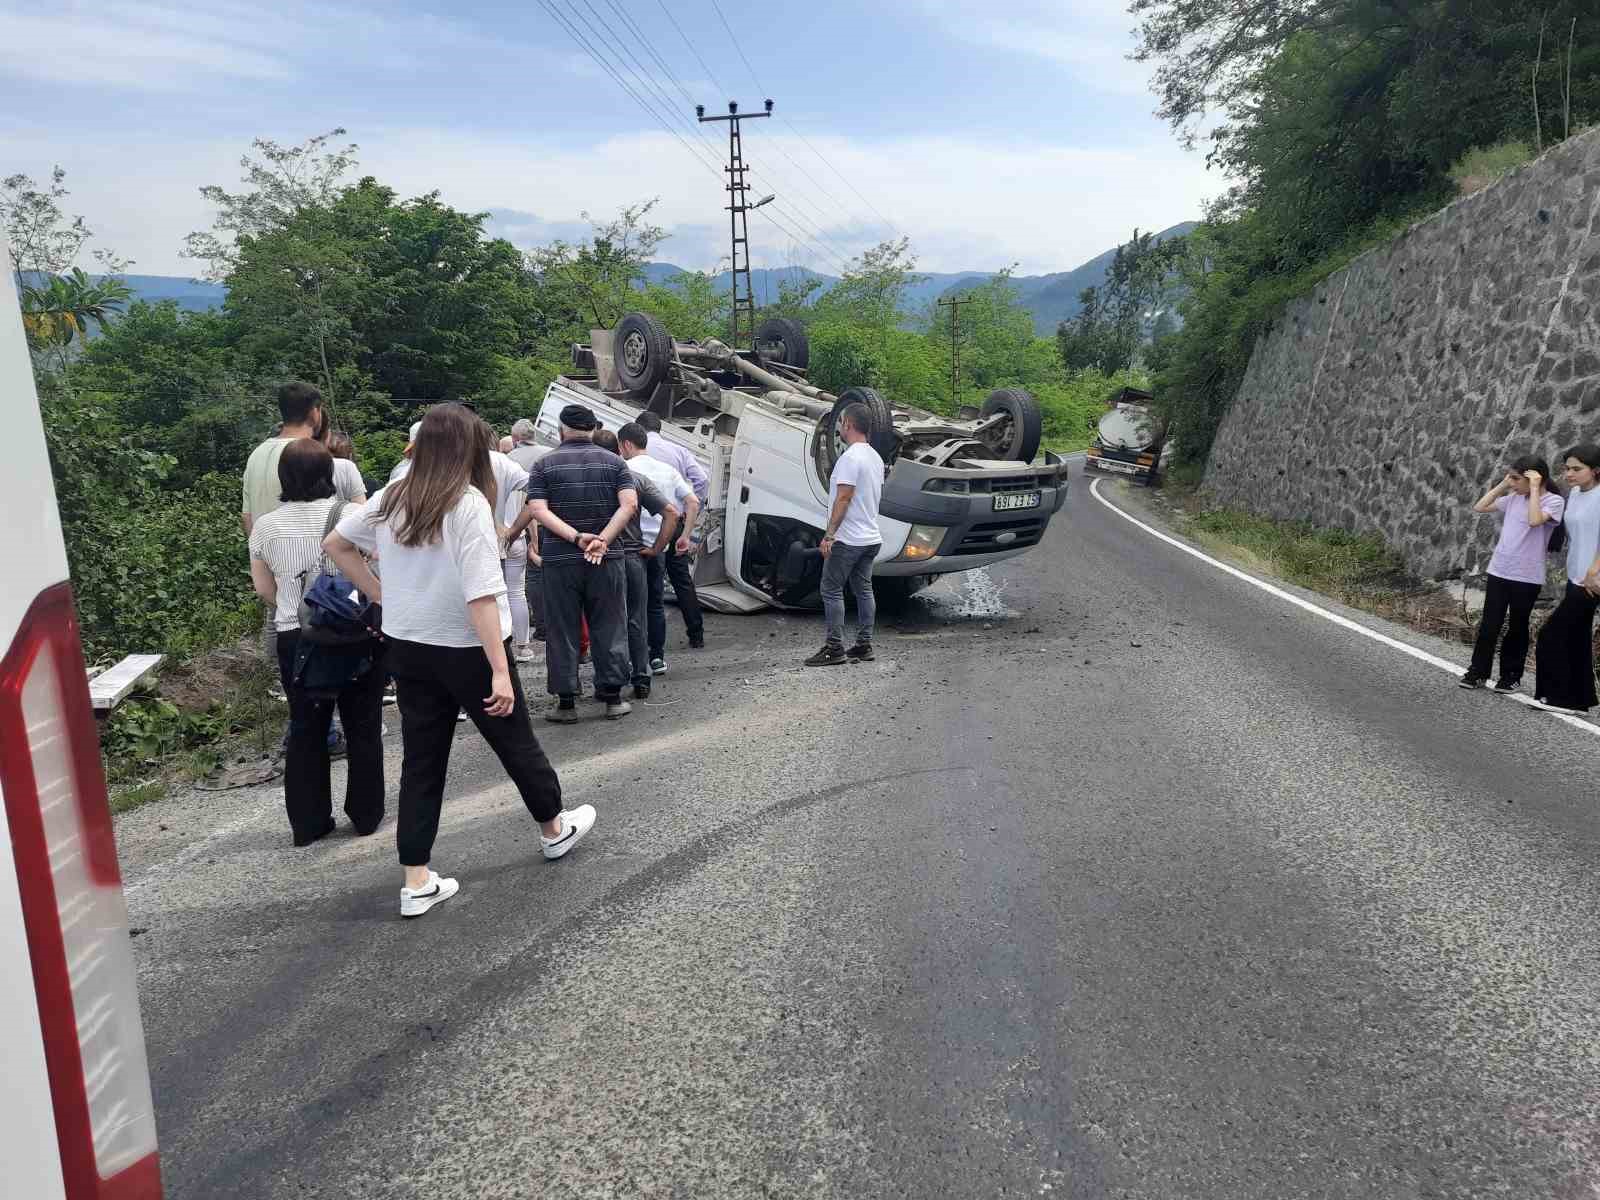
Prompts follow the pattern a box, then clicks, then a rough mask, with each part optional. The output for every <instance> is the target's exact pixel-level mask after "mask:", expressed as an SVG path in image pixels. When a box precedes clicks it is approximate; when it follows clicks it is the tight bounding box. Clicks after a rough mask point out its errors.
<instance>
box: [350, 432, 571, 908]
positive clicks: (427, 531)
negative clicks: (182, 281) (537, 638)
mask: <svg viewBox="0 0 1600 1200" xmlns="http://www.w3.org/2000/svg"><path fill="white" fill-rule="evenodd" d="M492 439H493V432H492V431H491V430H490V429H489V427H488V426H487V425H485V424H484V423H483V422H482V421H480V420H479V419H478V417H477V414H475V413H473V412H472V411H471V410H470V409H468V408H466V407H464V406H463V405H460V404H436V405H434V407H432V408H430V409H429V410H428V413H427V415H426V416H424V417H423V418H422V425H421V428H420V429H419V430H418V433H417V436H416V439H415V444H414V445H413V446H412V450H411V469H410V470H409V471H407V472H406V473H405V475H404V476H402V477H401V478H400V479H399V480H397V481H395V482H394V483H391V484H390V485H389V486H388V487H386V488H384V489H383V491H381V492H379V493H378V494H377V495H376V496H374V497H373V498H372V499H371V500H369V501H368V502H367V505H366V507H365V508H364V509H362V510H361V511H359V512H351V513H348V514H346V515H345V516H344V518H343V519H341V520H340V521H339V524H338V527H337V528H336V529H335V530H334V531H333V532H332V533H330V534H329V535H328V537H327V540H326V542H325V543H324V545H325V546H326V547H327V550H328V554H329V555H330V556H331V557H332V558H333V560H334V561H335V562H336V563H338V564H339V566H340V567H341V568H342V569H343V570H344V572H345V573H346V575H348V576H349V578H350V580H351V581H352V582H353V583H355V585H356V586H357V587H359V588H360V589H361V590H362V591H363V592H365V593H366V594H367V595H369V596H371V597H372V598H373V599H374V600H379V601H381V602H382V604H383V632H384V638H385V640H386V641H387V643H388V647H389V656H388V666H389V669H390V670H391V671H392V672H393V674H394V677H395V691H396V695H397V698H398V700H399V706H400V722H401V737H402V739H403V741H404V744H405V757H404V759H403V760H402V762H401V766H400V815H399V821H398V825H397V828H396V840H397V842H398V849H399V854H400V865H401V866H402V867H403V868H404V870H405V882H404V885H403V886H402V887H401V889H400V915H401V916H402V917H420V916H421V915H422V914H423V913H425V912H427V911H428V910H429V909H430V908H432V907H433V906H434V905H436V904H438V903H440V902H442V901H444V900H448V899H449V898H450V897H451V896H453V895H455V894H456V892H457V891H458V890H459V885H458V884H457V882H456V881H455V880H454V879H449V878H445V877H442V876H440V875H439V874H438V873H437V872H435V871H434V870H432V868H431V867H430V866H429V865H428V864H429V860H430V859H431V858H432V855H433V843H434V839H435V838H436V837H437V836H438V832H439V813H440V808H441V807H442V805H443V803H444V785H445V773H446V771H447V769H448V767H449V765H450V747H451V743H452V742H453V741H454V740H455V729H456V714H457V712H459V711H461V710H465V711H466V713H467V715H468V716H469V717H470V718H471V719H472V722H473V724H474V725H476V726H477V727H478V732H479V733H481V734H482V735H483V738H484V740H485V741H486V742H488V743H489V748H490V749H491V750H493V751H494V752H495V755H496V756H497V757H498V758H499V759H500V763H501V765H502V766H504V767H505V769H506V773H507V774H508V775H510V776H511V780H512V782H513V783H515V784H516V785H517V790H518V791H519V792H520V793H521V794H522V801H523V803H524V804H525V805H527V808H528V811H529V812H530V813H531V814H532V815H533V817H534V819H535V820H537V821H538V822H539V833H540V838H539V840H540V843H541V844H542V846H543V850H544V856H545V857H546V858H561V857H562V856H563V855H565V854H566V853H567V852H568V851H569V850H571V849H572V847H573V846H575V845H577V843H578V841H579V840H580V839H581V838H582V837H583V836H584V835H585V834H587V833H588V832H589V830H590V828H591V827H592V826H593V825H594V819H595V811H594V808H593V806H591V805H588V804H582V805H579V806H578V807H577V808H574V809H563V808H562V806H561V781H560V779H559V778H557V776H556V772H555V768H554V767H553V766H551V765H550V760H549V759H548V758H547V757H545V753H544V750H543V749H542V748H540V746H539V740H538V739H537V738H536V737H535V736H534V734H533V725H532V724H531V722H530V721H529V719H528V705H527V701H526V700H525V699H524V698H523V695H522V684H521V681H520V680H519V679H518V678H517V675H516V672H514V671H513V670H512V669H511V662H510V656H511V648H510V639H511V610H510V607H509V606H508V604H507V603H506V581H505V575H504V573H503V571H502V570H501V567H500V537H499V531H498V528H497V526H496V524H495V519H494V505H495V500H496V497H497V494H498V493H497V489H496V487H495V478H494V468H493V466H492V464H491V462H490V459H489V451H490V449H491V447H492V446H493V444H494V443H493V440H492ZM361 550H365V551H367V552H369V553H371V552H373V551H376V552H377V554H378V557H379V561H380V562H381V563H382V564H383V579H382V580H381V581H380V580H379V579H377V578H376V577H374V576H373V574H372V571H371V570H370V569H369V568H368V567H367V565H366V563H365V562H364V561H363V559H362V557H361V555H360V553H359V552H358V551H361Z"/></svg>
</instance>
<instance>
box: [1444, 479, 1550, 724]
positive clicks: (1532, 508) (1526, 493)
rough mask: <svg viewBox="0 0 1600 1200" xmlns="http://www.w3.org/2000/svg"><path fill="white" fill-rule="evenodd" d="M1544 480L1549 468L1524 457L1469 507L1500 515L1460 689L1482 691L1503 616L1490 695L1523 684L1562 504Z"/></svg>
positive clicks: (1514, 688) (1477, 511) (1478, 511)
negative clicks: (1497, 677) (1503, 633)
mask: <svg viewBox="0 0 1600 1200" xmlns="http://www.w3.org/2000/svg"><path fill="white" fill-rule="evenodd" d="M1549 479H1550V468H1549V466H1548V465H1546V463H1545V461H1544V459H1542V458H1536V457H1534V456H1533V455H1531V454H1530V455H1524V456H1523V457H1522V458H1519V459H1517V460H1516V462H1514V463H1512V464H1511V469H1510V470H1509V471H1507V472H1506V477H1505V478H1504V479H1502V480H1501V481H1500V482H1499V483H1497V484H1495V485H1494V486H1493V487H1491V488H1490V489H1489V490H1488V491H1487V492H1485V493H1484V494H1483V495H1482V496H1480V497H1479V498H1478V502H1477V503H1476V504H1474V505H1473V506H1472V511H1473V512H1476V513H1499V514H1500V540H1499V541H1498V542H1496V543H1495V547H1494V557H1492V558H1491V559H1490V560H1489V580H1488V586H1487V590H1486V593H1485V595H1484V601H1483V621H1482V623H1481V624H1480V625H1479V626H1478V641H1477V644H1476V645H1474V646H1473V648H1472V666H1470V667H1468V668H1467V673H1466V674H1465V675H1463V676H1462V677H1461V686H1462V687H1464V688H1478V687H1482V686H1483V683H1484V680H1486V679H1488V678H1489V671H1490V670H1491V669H1492V668H1493V666H1494V647H1495V643H1496V642H1498V641H1499V640H1500V626H1501V625H1502V624H1505V623H1506V617H1507V616H1508V615H1509V616H1510V618H1511V620H1510V624H1509V625H1508V627H1507V628H1506V638H1505V641H1504V643H1502V644H1501V646H1500V682H1499V683H1497V684H1495V686H1494V690H1495V691H1497V692H1514V691H1516V690H1517V688H1518V686H1519V685H1520V684H1521V682H1522V666H1523V664H1524V663H1525V662H1526V661H1527V659H1528V618H1529V617H1530V616H1532V614H1533V603H1534V601H1535V600H1537V599H1538V598H1539V589H1540V588H1542V587H1543V586H1544V577H1545V567H1544V560H1545V554H1546V552H1547V551H1548V550H1549V548H1550V538H1551V535H1552V534H1553V533H1554V532H1555V530H1556V527H1557V526H1559V525H1560V524H1561V514H1562V511H1563V509H1564V508H1565V504H1566V502H1565V501H1564V500H1563V499H1562V498H1561V494H1560V493H1559V492H1557V491H1555V490H1554V489H1553V488H1551V487H1550V484H1549Z"/></svg>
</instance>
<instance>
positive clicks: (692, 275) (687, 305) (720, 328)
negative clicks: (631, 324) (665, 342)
mask: <svg viewBox="0 0 1600 1200" xmlns="http://www.w3.org/2000/svg"><path fill="white" fill-rule="evenodd" d="M633 305H634V307H635V308H638V309H642V310H643V311H645V312H649V313H654V314H655V315H656V316H658V317H660V318H661V320H662V321H664V322H665V323H666V326H667V329H668V330H669V331H670V332H671V334H672V336H673V337H675V338H681V339H693V340H694V341H705V340H706V339H707V338H724V337H727V336H728V310H729V305H730V301H729V296H728V293H727V292H725V291H723V290H722V289H721V288H719V287H717V286H716V284H715V281H714V280H713V279H712V278H711V276H710V275H707V274H706V273H705V272H704V271H683V272H680V273H679V274H677V275H674V276H673V277H672V278H670V279H668V280H667V281H666V282H665V283H653V284H650V285H649V286H648V287H645V288H643V289H640V290H638V294H637V296H636V298H635V299H634V301H633Z"/></svg>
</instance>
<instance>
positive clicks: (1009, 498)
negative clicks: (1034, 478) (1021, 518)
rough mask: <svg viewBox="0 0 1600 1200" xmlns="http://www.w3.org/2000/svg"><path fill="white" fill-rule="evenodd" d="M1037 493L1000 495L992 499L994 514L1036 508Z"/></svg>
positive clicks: (1037, 501)
mask: <svg viewBox="0 0 1600 1200" xmlns="http://www.w3.org/2000/svg"><path fill="white" fill-rule="evenodd" d="M1038 507H1039V493H1038V492H1010V493H1002V494H1001V495H998V496H996V497H995V498H994V511H995V512H1010V511H1011V510H1012V509H1014V508H1038Z"/></svg>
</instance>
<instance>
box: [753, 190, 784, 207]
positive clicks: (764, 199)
mask: <svg viewBox="0 0 1600 1200" xmlns="http://www.w3.org/2000/svg"><path fill="white" fill-rule="evenodd" d="M777 198H778V197H777V195H776V193H774V194H773V195H770V196H763V197H761V199H759V200H757V201H756V202H755V203H754V204H752V205H751V206H750V207H751V208H760V207H761V206H762V205H763V204H771V203H772V202H773V201H774V200H776V199H777Z"/></svg>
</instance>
